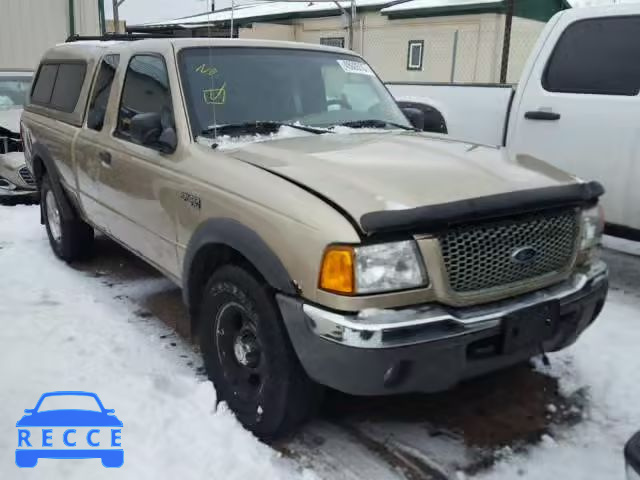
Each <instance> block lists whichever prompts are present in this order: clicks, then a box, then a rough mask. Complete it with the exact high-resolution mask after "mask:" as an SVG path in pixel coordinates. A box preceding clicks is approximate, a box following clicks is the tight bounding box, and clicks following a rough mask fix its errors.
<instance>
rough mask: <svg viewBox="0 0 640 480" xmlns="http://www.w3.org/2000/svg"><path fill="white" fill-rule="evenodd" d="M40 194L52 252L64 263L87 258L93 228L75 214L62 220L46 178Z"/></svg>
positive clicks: (49, 183) (89, 251)
mask: <svg viewBox="0 0 640 480" xmlns="http://www.w3.org/2000/svg"><path fill="white" fill-rule="evenodd" d="M41 194H42V207H41V208H42V215H43V219H44V224H45V228H46V229H47V236H48V237H49V244H50V245H51V249H52V250H53V252H54V253H55V254H56V256H57V257H58V258H60V259H62V260H64V261H65V262H72V261H74V260H79V259H83V258H86V257H88V256H89V255H90V253H91V251H92V249H93V240H94V236H93V228H91V226H90V225H88V224H86V223H85V222H83V221H82V220H81V219H80V218H79V217H78V216H77V215H75V214H74V217H73V218H72V219H69V220H65V219H64V218H63V216H62V212H61V211H60V206H59V205H58V199H57V198H56V195H55V193H54V191H53V189H52V188H51V180H49V177H47V176H45V177H44V178H43V179H42V186H41Z"/></svg>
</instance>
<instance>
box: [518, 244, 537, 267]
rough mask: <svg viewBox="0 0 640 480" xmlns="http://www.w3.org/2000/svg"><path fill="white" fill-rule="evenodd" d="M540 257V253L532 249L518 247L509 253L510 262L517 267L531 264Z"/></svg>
mask: <svg viewBox="0 0 640 480" xmlns="http://www.w3.org/2000/svg"><path fill="white" fill-rule="evenodd" d="M539 256H540V252H538V250H537V249H535V248H533V247H519V248H515V249H514V250H513V251H512V252H511V261H512V262H513V263H515V264H518V265H528V264H530V263H533V262H534V261H535V260H536V259H537V258H538V257H539Z"/></svg>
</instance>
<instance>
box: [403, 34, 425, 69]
mask: <svg viewBox="0 0 640 480" xmlns="http://www.w3.org/2000/svg"><path fill="white" fill-rule="evenodd" d="M423 56H424V40H409V50H408V53H407V70H422V59H423Z"/></svg>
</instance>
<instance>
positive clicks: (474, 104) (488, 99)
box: [386, 82, 515, 146]
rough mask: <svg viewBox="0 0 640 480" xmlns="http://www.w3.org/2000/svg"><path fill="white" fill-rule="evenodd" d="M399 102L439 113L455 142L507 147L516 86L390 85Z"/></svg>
mask: <svg viewBox="0 0 640 480" xmlns="http://www.w3.org/2000/svg"><path fill="white" fill-rule="evenodd" d="M386 85H387V88H389V90H390V91H391V94H392V95H393V96H394V97H395V99H396V100H398V101H408V102H417V103H423V104H426V105H429V106H431V107H433V108H436V109H438V110H439V111H440V113H441V114H442V116H443V117H444V120H445V122H446V126H447V130H448V134H449V135H450V136H451V137H452V138H454V139H456V140H464V141H466V142H472V143H480V144H483V145H493V146H495V145H504V140H505V135H506V127H507V121H508V116H509V110H510V108H511V102H512V101H513V96H514V93H515V89H514V86H512V85H501V84H467V83H458V84H456V83H417V82H415V83H412V82H407V83H400V82H390V83H387V84H386Z"/></svg>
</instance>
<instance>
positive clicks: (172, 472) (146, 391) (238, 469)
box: [0, 206, 304, 480]
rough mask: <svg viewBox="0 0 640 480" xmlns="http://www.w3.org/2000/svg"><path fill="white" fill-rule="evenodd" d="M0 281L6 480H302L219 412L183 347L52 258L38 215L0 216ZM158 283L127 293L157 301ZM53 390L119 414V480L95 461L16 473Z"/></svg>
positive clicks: (13, 212)
mask: <svg viewBox="0 0 640 480" xmlns="http://www.w3.org/2000/svg"><path fill="white" fill-rule="evenodd" d="M0 272H2V273H1V277H0V278H1V280H0V322H1V329H0V478H2V479H14V478H47V479H62V478H64V479H72V478H74V479H75V478H78V479H80V478H82V479H85V478H131V479H141V478H156V479H164V478H166V479H172V478H184V479H200V478H201V479H205V478H207V479H211V478H225V479H243V480H245V479H247V478H258V477H260V478H263V479H267V478H274V479H275V478H277V479H280V478H291V477H299V476H300V475H304V472H301V470H300V469H299V468H298V467H297V465H295V464H294V463H293V462H291V461H289V460H286V459H283V458H281V456H280V455H278V454H277V453H276V452H275V451H274V450H272V449H270V448H269V447H267V446H265V445H263V444H262V443H260V442H259V441H258V440H256V439H255V438H253V437H252V435H251V434H249V433H248V432H246V431H245V430H244V429H243V428H242V427H241V426H240V425H239V424H238V423H237V422H236V420H235V418H234V417H233V416H232V415H231V414H230V413H229V412H227V411H223V410H222V409H219V410H218V411H216V410H215V407H214V405H215V393H214V390H213V387H212V385H211V383H210V382H208V381H207V380H206V379H205V378H204V377H203V376H202V375H198V374H196V371H195V369H194V368H193V367H189V366H188V365H187V363H189V362H190V363H192V364H193V365H198V364H199V363H200V362H199V359H198V357H197V356H196V355H195V354H194V353H193V351H192V350H191V348H190V347H189V346H188V345H187V344H186V343H184V342H182V341H180V340H179V339H178V338H175V336H174V335H173V334H172V332H171V331H170V330H169V329H168V328H167V327H165V326H163V325H162V324H161V323H160V322H158V321H157V320H155V319H149V318H146V319H145V318H140V317H138V316H136V315H134V311H135V310H136V308H135V306H133V305H131V304H129V303H128V302H126V301H121V300H118V299H114V295H117V293H118V292H117V290H118V287H117V286H114V287H113V288H111V289H110V288H107V287H105V285H104V284H103V283H101V282H100V281H99V280H97V279H93V278H89V277H88V276H87V275H86V274H85V273H80V272H77V271H74V270H72V269H71V268H69V267H67V266H66V265H64V264H63V263H62V262H60V261H58V260H57V259H56V258H55V257H54V256H53V255H52V253H51V251H50V250H49V245H48V242H47V239H46V235H45V233H44V229H43V228H42V227H41V226H40V225H39V221H38V208H37V207H26V206H19V207H0ZM159 283H160V284H161V283H163V281H160V282H158V281H157V280H154V281H142V282H140V283H139V284H137V285H136V284H131V283H129V284H127V286H126V289H127V293H128V294H131V293H132V290H135V289H137V290H138V292H139V293H140V292H145V291H146V292H152V291H153V290H154V289H155V288H157V287H158V286H159V285H158V284H159ZM160 286H162V285H160ZM114 289H115V290H114ZM121 293H122V292H121ZM163 336H166V338H161V337H163ZM174 345H175V346H174ZM54 390H85V391H91V392H95V393H97V394H98V395H99V397H100V399H101V400H102V402H103V403H104V405H105V407H106V408H113V409H115V414H116V415H117V416H118V418H119V419H120V420H122V422H123V424H124V428H123V432H122V445H123V448H124V452H125V462H124V465H123V467H122V468H120V469H112V470H108V469H105V468H103V467H102V465H100V461H99V460H64V461H61V460H40V461H39V462H38V465H37V466H36V468H35V469H33V470H24V469H22V470H18V468H17V467H16V465H15V463H14V451H15V448H16V446H17V445H16V444H17V429H16V426H15V425H16V422H17V421H18V420H19V419H20V418H21V417H22V415H23V410H24V409H25V408H33V407H34V406H35V403H36V401H37V400H38V398H39V397H40V395H41V394H42V393H44V392H48V391H54Z"/></svg>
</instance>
